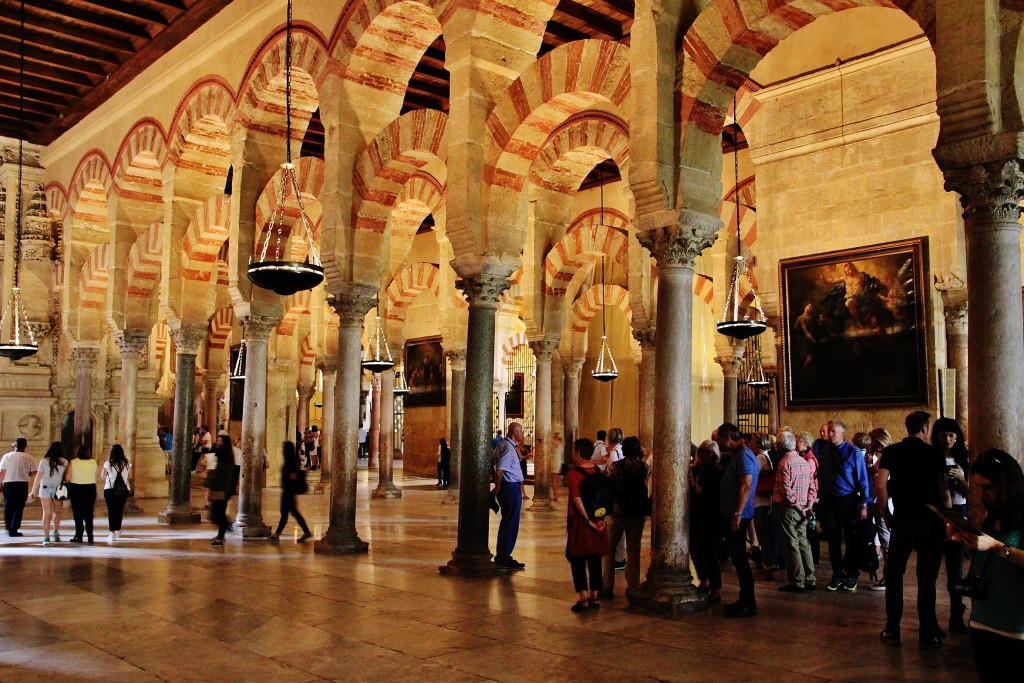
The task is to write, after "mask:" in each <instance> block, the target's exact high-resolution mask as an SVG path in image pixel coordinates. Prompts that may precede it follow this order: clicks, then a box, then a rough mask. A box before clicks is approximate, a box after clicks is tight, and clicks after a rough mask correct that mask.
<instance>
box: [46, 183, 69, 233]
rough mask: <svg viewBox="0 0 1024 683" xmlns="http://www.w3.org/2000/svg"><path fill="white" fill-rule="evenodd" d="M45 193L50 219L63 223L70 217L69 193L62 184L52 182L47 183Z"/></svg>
mask: <svg viewBox="0 0 1024 683" xmlns="http://www.w3.org/2000/svg"><path fill="white" fill-rule="evenodd" d="M43 192H44V194H45V195H46V212H47V214H49V216H50V218H53V219H54V220H58V221H61V222H62V223H63V222H64V221H65V220H67V217H68V215H69V214H68V191H67V190H66V189H64V186H63V185H61V184H60V183H57V182H51V183H47V185H46V187H45V188H43Z"/></svg>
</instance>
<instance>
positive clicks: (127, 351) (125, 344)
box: [114, 330, 149, 362]
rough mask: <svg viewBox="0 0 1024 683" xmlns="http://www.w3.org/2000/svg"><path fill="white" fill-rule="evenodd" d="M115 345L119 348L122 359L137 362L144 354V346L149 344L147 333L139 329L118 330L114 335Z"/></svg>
mask: <svg viewBox="0 0 1024 683" xmlns="http://www.w3.org/2000/svg"><path fill="white" fill-rule="evenodd" d="M114 340H115V341H116V342H117V347H118V348H119V349H121V359H122V360H134V361H135V362H138V361H139V359H140V358H142V357H143V356H144V355H145V351H146V347H147V346H148V344H149V334H147V333H146V332H141V331H131V330H129V331H125V332H118V333H117V334H116V335H114Z"/></svg>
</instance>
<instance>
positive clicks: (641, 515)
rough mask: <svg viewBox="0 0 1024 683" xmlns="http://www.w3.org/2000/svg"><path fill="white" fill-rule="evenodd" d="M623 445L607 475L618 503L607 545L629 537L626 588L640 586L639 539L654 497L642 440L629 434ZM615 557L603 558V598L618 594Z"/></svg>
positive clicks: (615, 543) (612, 518)
mask: <svg viewBox="0 0 1024 683" xmlns="http://www.w3.org/2000/svg"><path fill="white" fill-rule="evenodd" d="M612 431H615V430H612ZM621 447H622V458H620V459H619V460H616V461H614V462H611V463H609V464H608V474H609V475H610V476H611V479H612V485H613V486H614V487H615V505H614V507H613V508H612V515H611V518H610V521H609V524H608V545H609V547H611V548H616V547H618V545H619V541H620V539H621V538H622V536H623V534H624V535H625V536H626V587H627V588H639V587H640V542H641V539H642V538H643V535H644V525H645V524H646V523H647V516H648V515H649V514H651V499H650V498H649V497H648V495H647V478H648V477H649V476H650V473H651V471H650V468H649V467H648V466H647V463H645V462H644V449H643V448H641V446H640V439H638V438H637V437H635V436H629V437H626V439H625V440H624V441H623V442H622V446H621ZM614 560H615V556H614V555H613V554H611V553H609V554H608V555H605V557H604V561H603V571H602V574H603V578H604V588H603V589H602V590H601V593H600V595H601V597H603V598H611V597H613V596H614V595H615V564H614ZM620 566H621V565H620Z"/></svg>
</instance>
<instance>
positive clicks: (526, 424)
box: [501, 344, 537, 446]
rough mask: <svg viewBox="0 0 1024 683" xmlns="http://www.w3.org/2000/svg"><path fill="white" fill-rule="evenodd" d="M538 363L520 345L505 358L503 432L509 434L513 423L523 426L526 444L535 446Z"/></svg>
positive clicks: (524, 347)
mask: <svg viewBox="0 0 1024 683" xmlns="http://www.w3.org/2000/svg"><path fill="white" fill-rule="evenodd" d="M536 368H537V363H536V361H535V360H534V357H533V351H531V350H530V347H529V346H527V345H526V344H520V345H519V346H517V347H516V348H514V349H512V353H510V354H508V356H506V357H505V387H506V391H505V420H504V422H502V423H501V425H502V431H503V432H504V433H505V434H508V426H509V424H510V423H512V422H518V423H519V424H521V425H523V434H524V437H525V439H526V443H528V444H530V445H531V446H532V445H533V430H534V407H535V406H534V385H535V381H536Z"/></svg>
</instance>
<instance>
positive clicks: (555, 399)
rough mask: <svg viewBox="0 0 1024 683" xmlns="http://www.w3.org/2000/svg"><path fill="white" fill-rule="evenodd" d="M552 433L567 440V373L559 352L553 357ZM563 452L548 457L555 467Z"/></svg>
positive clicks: (559, 451)
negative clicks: (563, 368)
mask: <svg viewBox="0 0 1024 683" xmlns="http://www.w3.org/2000/svg"><path fill="white" fill-rule="evenodd" d="M551 433H552V434H557V435H558V436H560V437H562V438H563V439H564V438H565V373H564V371H563V370H562V355H561V354H560V353H559V352H558V351H555V355H553V356H552V357H551ZM562 450H564V449H561V448H559V449H558V451H557V452H555V451H552V452H551V455H550V456H549V457H548V462H550V463H551V465H552V466H553V467H554V466H555V465H556V464H557V463H559V462H561V461H562ZM556 469H557V467H556ZM552 485H554V484H552Z"/></svg>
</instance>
